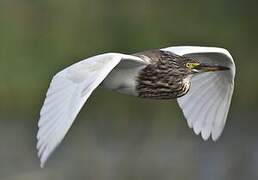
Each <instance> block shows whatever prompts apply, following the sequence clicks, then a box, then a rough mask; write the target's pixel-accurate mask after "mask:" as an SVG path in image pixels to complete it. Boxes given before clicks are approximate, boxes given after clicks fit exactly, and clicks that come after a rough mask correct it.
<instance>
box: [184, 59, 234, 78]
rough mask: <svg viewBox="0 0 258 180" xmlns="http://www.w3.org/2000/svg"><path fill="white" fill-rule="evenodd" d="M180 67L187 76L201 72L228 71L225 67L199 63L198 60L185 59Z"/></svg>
mask: <svg viewBox="0 0 258 180" xmlns="http://www.w3.org/2000/svg"><path fill="white" fill-rule="evenodd" d="M180 65H181V67H182V68H184V69H185V70H186V72H187V74H198V73H203V72H212V71H224V70H229V68H228V67H226V66H221V65H218V64H213V63H206V62H201V61H199V60H198V59H193V58H188V57H186V58H185V59H184V61H183V62H182V63H180Z"/></svg>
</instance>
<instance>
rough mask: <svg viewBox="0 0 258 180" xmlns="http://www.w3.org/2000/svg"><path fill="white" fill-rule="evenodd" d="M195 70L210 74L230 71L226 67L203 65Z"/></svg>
mask: <svg viewBox="0 0 258 180" xmlns="http://www.w3.org/2000/svg"><path fill="white" fill-rule="evenodd" d="M195 69H197V70H199V71H204V72H209V71H225V70H229V69H230V68H228V67H226V66H220V65H212V64H205V63H201V64H199V65H198V66H196V67H195Z"/></svg>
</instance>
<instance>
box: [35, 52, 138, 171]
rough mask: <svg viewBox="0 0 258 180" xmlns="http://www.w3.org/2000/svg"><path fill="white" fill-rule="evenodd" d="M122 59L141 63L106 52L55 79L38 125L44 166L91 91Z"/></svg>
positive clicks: (41, 158)
mask: <svg viewBox="0 0 258 180" xmlns="http://www.w3.org/2000/svg"><path fill="white" fill-rule="evenodd" d="M121 60H131V61H141V60H140V59H139V58H137V57H134V56H129V55H124V54H118V53H107V54H102V55H98V56H94V57H91V58H88V59H86V60H83V61H81V62H78V63H76V64H74V65H72V66H70V67H68V68H66V69H64V70H62V71H61V72H59V73H57V74H56V75H55V76H54V77H53V79H52V81H51V84H50V87H49V89H48V92H47V95H46V99H45V102H44V104H43V107H42V109H41V112H40V119H39V123H38V127H39V131H38V134H37V139H38V143H37V149H38V156H39V157H40V161H41V167H43V166H44V164H45V162H46V160H47V159H48V157H49V155H50V154H51V153H52V152H53V150H54V149H55V148H56V147H57V145H58V144H59V143H60V142H61V141H62V139H63V138H64V136H65V134H66V133H67V131H68V130H69V128H70V127H71V125H72V123H73V121H74V119H75V117H76V116H77V114H78V113H79V111H80V109H81V108H82V106H83V104H84V103H85V102H86V100H87V99H88V97H89V96H90V95H91V93H92V91H93V90H94V89H95V88H96V87H97V86H98V85H99V84H100V83H101V82H102V81H103V80H104V79H105V77H106V76H107V75H108V74H109V73H110V71H111V70H112V69H113V68H114V67H115V66H116V65H117V64H118V63H119V62H120V61H121Z"/></svg>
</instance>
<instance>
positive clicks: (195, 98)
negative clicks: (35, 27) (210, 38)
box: [163, 46, 235, 140]
mask: <svg viewBox="0 0 258 180" xmlns="http://www.w3.org/2000/svg"><path fill="white" fill-rule="evenodd" d="M163 50H166V51H171V52H173V53H175V54H178V55H184V56H188V57H193V58H196V59H199V60H200V61H202V62H212V63H215V64H219V65H223V66H226V67H229V68H230V70H228V71H217V72H209V73H202V74H199V75H197V76H194V77H193V78H192V80H191V87H190V90H189V92H188V93H187V94H186V95H185V96H183V97H180V98H178V99H177V101H178V104H179V106H180V108H181V109H182V111H183V113H184V116H185V117H186V119H187V122H188V125H189V127H190V128H193V130H194V132H195V133H196V134H199V133H201V135H202V138H203V139H204V140H206V139H208V138H209V137H210V135H211V137H212V139H213V140H217V139H218V138H219V136H220V135H221V133H222V131H223V128H224V125H225V122H226V118H227V114H228V110H229V106H230V102H231V97H232V94H233V90H234V77H235V64H234V61H233V58H232V57H231V55H230V54H229V52H228V51H227V50H225V49H222V48H214V47H198V46H175V47H169V48H164V49H163Z"/></svg>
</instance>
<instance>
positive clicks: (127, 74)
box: [102, 65, 144, 96]
mask: <svg viewBox="0 0 258 180" xmlns="http://www.w3.org/2000/svg"><path fill="white" fill-rule="evenodd" d="M143 67H144V66H135V67H131V68H123V67H121V66H119V65H118V66H117V67H115V68H114V69H113V70H112V71H111V72H110V73H109V75H108V76H107V77H106V78H105V80H104V81H103V82H102V85H103V87H105V88H107V89H110V90H113V91H117V92H120V93H123V94H128V95H134V96H137V95H138V93H137V92H136V91H135V89H136V85H137V81H136V78H137V76H138V73H139V71H140V70H141V69H142V68H143Z"/></svg>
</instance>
